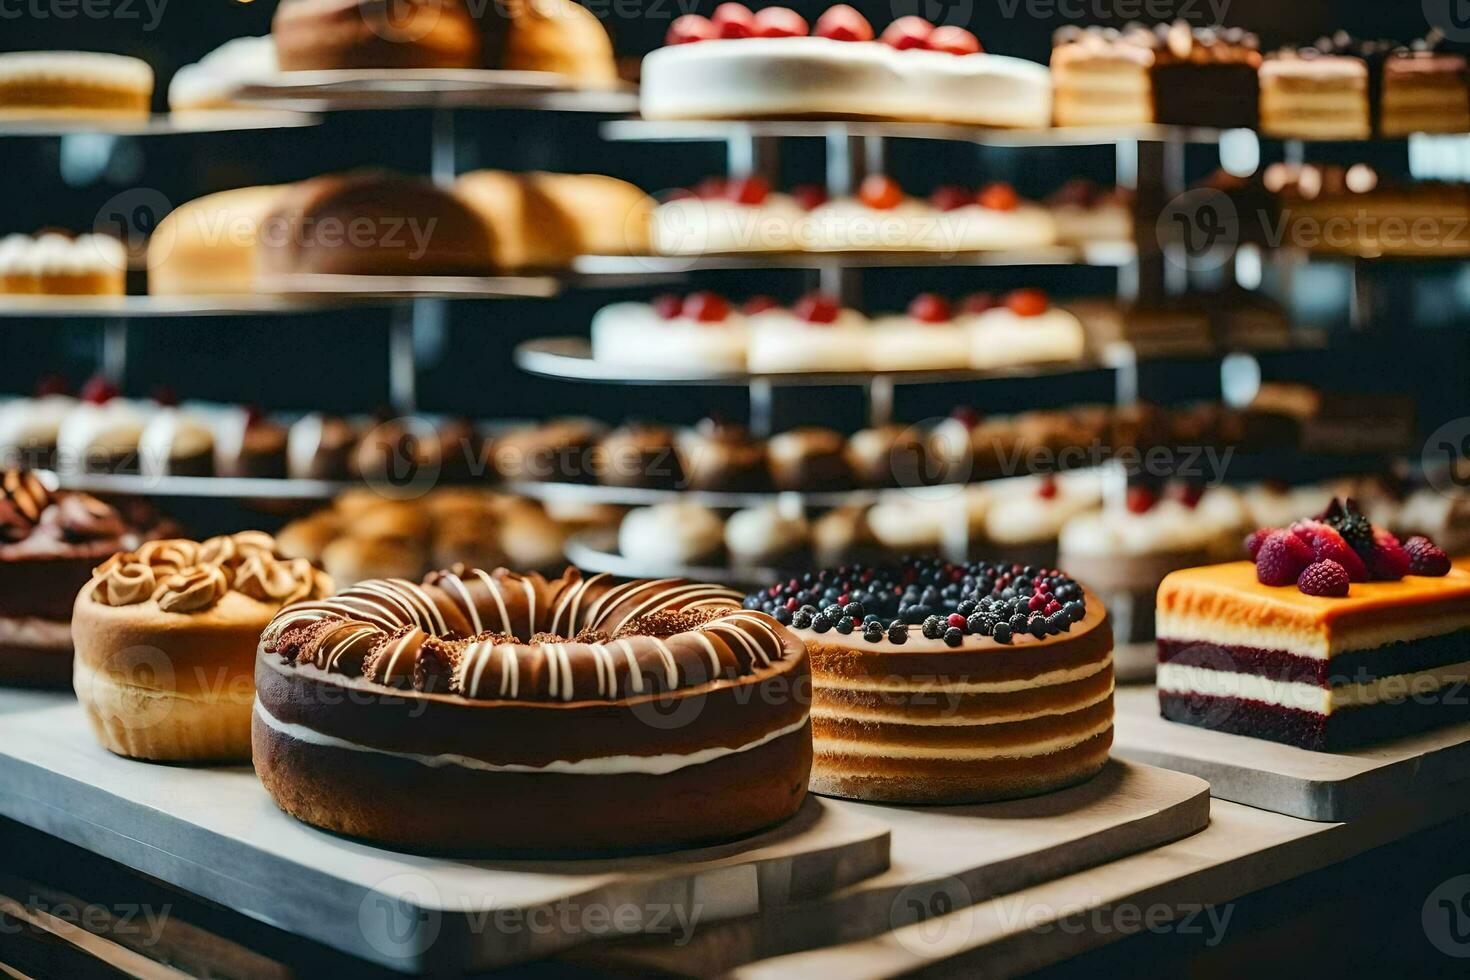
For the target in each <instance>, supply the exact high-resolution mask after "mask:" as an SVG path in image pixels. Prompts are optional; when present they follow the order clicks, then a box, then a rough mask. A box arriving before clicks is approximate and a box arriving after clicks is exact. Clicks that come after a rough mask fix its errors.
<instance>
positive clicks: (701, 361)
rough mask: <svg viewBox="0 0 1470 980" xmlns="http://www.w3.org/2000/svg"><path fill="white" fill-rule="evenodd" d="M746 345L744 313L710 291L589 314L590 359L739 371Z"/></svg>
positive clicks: (674, 369) (679, 368)
mask: <svg viewBox="0 0 1470 980" xmlns="http://www.w3.org/2000/svg"><path fill="white" fill-rule="evenodd" d="M749 347H750V329H749V326H748V325H747V321H746V318H745V317H744V316H742V315H740V314H739V313H738V312H736V311H733V310H731V309H730V305H729V304H728V303H727V302H726V301H725V300H724V299H722V298H721V297H719V296H717V295H715V294H714V293H694V294H693V295H690V296H686V297H684V298H682V299H681V298H679V297H677V296H660V297H659V298H657V299H655V300H654V301H653V302H652V303H613V304H611V305H610V306H604V307H603V308H602V309H600V310H598V311H597V313H595V314H594V315H593V317H592V356H593V358H594V359H596V360H598V361H601V362H602V363H604V364H617V365H626V366H627V367H630V368H636V369H638V370H640V371H647V370H650V369H653V370H659V369H663V370H668V371H671V372H674V373H676V374H679V375H685V374H689V373H690V372H692V371H712V372H721V373H729V372H742V371H744V370H745V368H746V355H747V351H748V348H749Z"/></svg>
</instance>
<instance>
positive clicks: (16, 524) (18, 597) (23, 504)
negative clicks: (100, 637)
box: [0, 469, 157, 687]
mask: <svg viewBox="0 0 1470 980" xmlns="http://www.w3.org/2000/svg"><path fill="white" fill-rule="evenodd" d="M137 518H138V519H137V520H130V519H129V516H128V515H124V514H122V513H121V512H119V511H118V510H117V509H116V508H114V507H112V506H111V505H109V504H105V503H103V502H102V501H100V500H97V499H96V498H95V497H89V496H87V495H86V494H82V493H68V492H62V493H51V492H50V491H49V490H47V489H46V487H45V485H44V484H42V483H41V481H40V480H39V479H37V478H36V476H35V475H34V474H33V473H31V472H30V471H29V470H24V469H8V470H5V471H3V472H0V679H3V680H4V681H5V682H6V683H21V684H39V685H44V686H48V687H49V686H60V685H63V684H66V683H68V682H69V680H70V678H71V652H72V636H71V625H70V623H71V607H72V603H73V602H74V601H75V600H76V595H77V590H78V589H80V588H81V587H82V585H83V584H84V583H85V582H86V581H87V580H88V579H89V578H91V576H92V569H93V568H94V567H95V566H96V565H97V563H98V562H100V561H102V560H103V559H104V558H106V557H107V556H109V555H111V554H113V553H114V552H117V551H123V550H127V549H130V548H136V547H138V546H139V545H140V544H142V543H143V541H144V540H145V539H147V538H150V537H153V536H154V535H155V534H156V533H157V532H156V524H157V520H156V518H152V516H151V515H146V514H142V513H140V514H139V515H137Z"/></svg>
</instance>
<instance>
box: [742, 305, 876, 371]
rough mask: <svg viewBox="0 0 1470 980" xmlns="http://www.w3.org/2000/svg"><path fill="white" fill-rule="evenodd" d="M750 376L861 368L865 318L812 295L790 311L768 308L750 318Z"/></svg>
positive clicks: (865, 341)
mask: <svg viewBox="0 0 1470 980" xmlns="http://www.w3.org/2000/svg"><path fill="white" fill-rule="evenodd" d="M749 322H750V370H751V373H753V374H781V373H785V372H792V371H814V372H820V371H864V370H866V369H867V367H868V347H867V345H868V338H869V336H870V334H871V331H870V330H869V324H868V318H867V317H865V316H863V315H862V314H861V313H859V312H857V311H856V310H849V309H845V308H843V307H842V306H840V305H839V304H838V303H837V301H836V300H834V299H832V298H831V297H828V296H823V295H821V294H820V293H812V294H810V295H808V296H805V297H803V298H802V299H801V300H799V301H797V303H796V305H795V306H794V307H792V308H791V309H789V310H787V309H783V308H780V307H772V308H769V309H765V310H762V311H761V312H759V313H754V314H752V315H751V317H750V321H749Z"/></svg>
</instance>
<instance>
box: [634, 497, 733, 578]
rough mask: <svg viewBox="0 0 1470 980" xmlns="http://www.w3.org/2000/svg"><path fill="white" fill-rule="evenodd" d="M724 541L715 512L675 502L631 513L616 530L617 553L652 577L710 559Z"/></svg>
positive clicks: (720, 524)
mask: <svg viewBox="0 0 1470 980" xmlns="http://www.w3.org/2000/svg"><path fill="white" fill-rule="evenodd" d="M724 540H725V525H724V522H722V521H721V520H720V518H719V516H718V515H717V514H715V512H714V511H712V510H710V509H709V508H708V507H701V506H700V505H699V504H691V503H687V502H684V501H677V500H676V501H670V502H668V503H663V504H655V505H653V506H652V507H639V508H636V509H634V510H630V511H629V512H628V514H627V516H626V517H624V518H623V523H622V525H621V526H620V527H619V528H618V552H619V553H620V554H621V555H622V556H623V557H624V558H626V559H628V560H629V561H634V562H637V563H638V564H639V565H642V566H645V567H647V568H648V569H649V571H650V572H651V573H657V572H662V571H668V570H670V569H677V568H681V567H683V566H686V565H692V564H694V563H696V562H698V561H701V560H704V559H707V558H710V557H711V556H713V555H715V554H716V553H718V552H719V550H720V545H721V544H722V543H723V542H724Z"/></svg>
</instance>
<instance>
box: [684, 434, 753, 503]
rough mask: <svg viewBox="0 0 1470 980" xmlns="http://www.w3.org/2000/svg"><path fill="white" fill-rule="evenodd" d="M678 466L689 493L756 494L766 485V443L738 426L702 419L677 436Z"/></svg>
mask: <svg viewBox="0 0 1470 980" xmlns="http://www.w3.org/2000/svg"><path fill="white" fill-rule="evenodd" d="M678 449H679V465H680V468H681V469H682V470H683V472H684V481H685V485H686V486H687V487H688V488H689V489H690V490H711V491H723V490H728V491H734V492H741V491H752V492H753V491H759V490H764V489H767V488H768V487H769V486H770V476H769V474H768V471H767V469H766V444H765V443H764V442H762V441H761V440H759V439H754V438H752V437H751V435H750V433H749V432H748V431H747V430H746V429H745V428H744V427H743V426H739V425H734V424H732V423H729V422H725V421H722V420H720V419H715V418H707V419H702V420H701V421H700V422H699V423H698V424H697V425H695V426H694V428H692V429H687V430H685V431H683V432H681V433H679V437H678Z"/></svg>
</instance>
